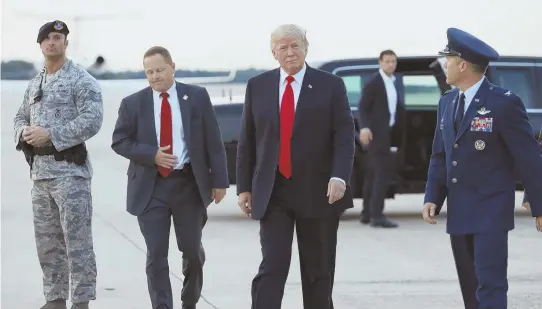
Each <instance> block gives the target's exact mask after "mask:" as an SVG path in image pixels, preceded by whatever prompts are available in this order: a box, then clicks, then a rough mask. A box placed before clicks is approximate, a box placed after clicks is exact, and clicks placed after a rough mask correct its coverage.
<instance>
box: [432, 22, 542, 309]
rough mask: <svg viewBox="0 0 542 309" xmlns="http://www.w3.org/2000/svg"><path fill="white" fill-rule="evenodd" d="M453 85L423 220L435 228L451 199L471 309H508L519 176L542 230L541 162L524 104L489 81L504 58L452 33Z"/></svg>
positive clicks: (444, 102) (450, 219)
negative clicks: (511, 239)
mask: <svg viewBox="0 0 542 309" xmlns="http://www.w3.org/2000/svg"><path fill="white" fill-rule="evenodd" d="M447 34H448V45H447V46H446V48H445V49H444V50H443V51H441V52H440V54H441V55H444V56H446V64H445V66H446V71H447V80H446V82H447V83H448V84H450V85H453V86H455V87H456V88H454V89H453V90H451V91H448V92H447V93H445V94H444V95H443V96H442V98H441V99H440V102H439V105H438V111H437V126H436V128H435V137H434V140H433V151H432V155H431V160H430V164H429V171H428V178H427V185H426V188H425V199H424V203H425V204H424V206H423V210H422V215H423V218H424V220H425V221H426V222H428V223H430V224H435V223H436V221H435V220H434V216H435V215H438V214H439V212H440V210H441V208H442V206H443V203H444V200H446V199H447V208H448V212H447V222H446V223H447V225H446V231H447V232H448V234H450V240H451V246H452V252H453V255H454V260H455V264H456V269H457V273H458V277H459V285H460V287H461V292H462V295H463V301H464V304H465V308H466V309H506V308H507V306H508V304H507V303H508V301H507V292H508V278H507V277H508V276H507V268H508V232H509V231H510V230H512V229H513V228H514V209H515V206H514V205H515V187H516V177H515V176H516V175H517V172H519V176H520V177H521V180H522V183H523V185H524V186H525V190H526V192H527V193H528V194H529V200H530V203H531V210H532V215H533V217H537V218H536V225H537V228H538V230H539V231H541V230H542V181H541V175H542V158H541V157H540V149H539V146H538V143H537V141H536V139H535V138H534V134H533V129H532V127H531V125H530V124H529V118H528V117H527V112H526V110H525V106H524V105H523V102H522V101H521V99H520V98H519V97H518V96H517V95H515V94H514V93H512V92H511V91H509V90H507V89H503V88H500V87H497V86H495V85H493V84H491V83H490V82H489V81H488V80H487V79H486V78H485V76H484V74H485V72H486V70H487V67H488V65H489V62H490V61H492V60H497V59H498V58H499V54H498V53H497V51H495V50H494V49H493V48H492V47H491V46H489V45H488V44H486V43H484V42H483V41H481V40H480V39H478V38H476V37H474V36H473V35H471V34H469V33H466V32H464V31H462V30H459V29H456V28H450V29H448V32H447Z"/></svg>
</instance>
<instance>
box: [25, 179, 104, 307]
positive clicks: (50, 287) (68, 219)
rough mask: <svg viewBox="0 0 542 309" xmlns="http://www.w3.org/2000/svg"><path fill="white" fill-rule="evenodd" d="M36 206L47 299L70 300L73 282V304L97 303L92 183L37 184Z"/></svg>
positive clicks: (52, 181)
mask: <svg viewBox="0 0 542 309" xmlns="http://www.w3.org/2000/svg"><path fill="white" fill-rule="evenodd" d="M32 206H33V207H32V208H33V211H34V233H35V238H36V246H37V249H38V259H39V262H40V265H41V269H42V271H43V293H44V295H45V299H46V300H47V301H52V300H55V299H59V298H61V299H68V296H69V292H70V289H69V287H70V279H71V300H72V302H73V303H79V302H84V301H89V300H94V299H96V272H97V271H96V259H95V254H94V248H93V240H92V195H91V180H90V179H87V178H82V177H62V178H55V179H45V180H35V181H34V186H33V188H32Z"/></svg>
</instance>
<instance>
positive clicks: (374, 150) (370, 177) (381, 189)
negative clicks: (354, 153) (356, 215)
mask: <svg viewBox="0 0 542 309" xmlns="http://www.w3.org/2000/svg"><path fill="white" fill-rule="evenodd" d="M402 133H403V132H400V130H399V129H398V127H396V126H394V127H393V128H390V134H389V139H387V140H376V141H373V143H380V145H376V144H373V145H369V148H368V151H367V153H366V154H365V155H364V158H365V164H363V170H364V176H363V210H362V212H361V216H362V217H363V218H371V219H375V220H378V219H382V218H383V217H384V215H383V212H384V203H385V200H386V195H387V192H388V188H389V186H390V184H391V182H392V180H393V175H394V173H395V162H394V161H393V156H392V153H391V150H390V148H391V147H392V146H395V147H400V146H401V140H402Z"/></svg>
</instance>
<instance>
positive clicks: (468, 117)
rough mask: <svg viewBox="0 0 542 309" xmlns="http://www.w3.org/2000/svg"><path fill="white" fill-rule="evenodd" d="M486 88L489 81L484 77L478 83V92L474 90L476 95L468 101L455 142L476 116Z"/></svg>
mask: <svg viewBox="0 0 542 309" xmlns="http://www.w3.org/2000/svg"><path fill="white" fill-rule="evenodd" d="M488 88H489V82H488V81H487V79H485V80H484V81H483V82H482V85H480V89H478V92H476V95H474V97H473V98H472V102H470V105H469V108H468V109H467V111H466V112H465V116H464V117H463V121H462V122H461V126H460V127H459V131H458V132H457V134H456V136H457V137H456V139H455V140H456V142H457V141H458V140H459V138H461V136H462V135H463V134H465V131H467V129H468V128H470V124H471V121H472V119H473V118H474V117H475V116H476V113H477V112H478V109H479V108H480V106H482V104H483V103H484V97H485V95H484V93H485V91H486V90H487V89H488Z"/></svg>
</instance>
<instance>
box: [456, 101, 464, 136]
mask: <svg viewBox="0 0 542 309" xmlns="http://www.w3.org/2000/svg"><path fill="white" fill-rule="evenodd" d="M464 113H465V94H464V93H462V94H461V95H460V96H459V100H458V101H457V106H456V110H455V121H454V128H455V132H456V133H457V132H458V131H459V127H460V126H461V121H463V114H464Z"/></svg>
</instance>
